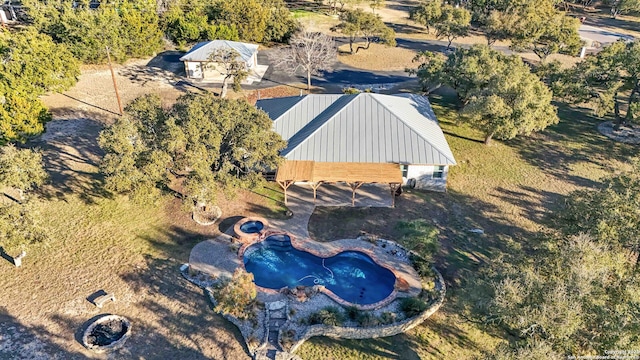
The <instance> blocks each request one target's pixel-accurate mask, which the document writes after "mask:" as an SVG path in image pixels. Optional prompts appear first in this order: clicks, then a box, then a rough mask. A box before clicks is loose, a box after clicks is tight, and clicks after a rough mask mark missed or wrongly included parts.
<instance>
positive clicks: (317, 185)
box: [311, 181, 322, 204]
mask: <svg viewBox="0 0 640 360" xmlns="http://www.w3.org/2000/svg"><path fill="white" fill-rule="evenodd" d="M320 185H322V181H318V182H317V183H311V188H312V189H313V203H314V204H315V203H316V190H318V188H319V187H320Z"/></svg>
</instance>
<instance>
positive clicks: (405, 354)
mask: <svg viewBox="0 0 640 360" xmlns="http://www.w3.org/2000/svg"><path fill="white" fill-rule="evenodd" d="M308 342H309V344H305V345H303V347H302V349H300V351H299V352H300V353H301V354H305V352H307V351H309V352H310V354H309V358H321V357H320V354H318V352H319V351H322V353H323V355H324V356H325V357H324V358H335V359H339V358H340V357H338V356H341V355H342V356H344V357H345V358H350V359H351V358H356V356H358V357H360V358H374V357H376V358H384V359H399V360H413V359H420V356H419V355H418V354H417V353H416V352H415V351H414V350H413V348H415V345H414V344H413V342H412V341H411V340H410V339H409V337H408V336H406V335H396V336H391V337H385V338H377V339H366V340H346V339H333V338H328V337H314V338H312V339H310V340H309V341H308ZM309 346H312V347H313V348H315V349H313V350H312V349H309ZM305 347H307V349H308V350H307V349H305ZM340 348H343V349H340ZM305 350H306V351H305ZM332 353H333V354H335V356H334V357H331V354H332ZM365 354H366V356H365Z"/></svg>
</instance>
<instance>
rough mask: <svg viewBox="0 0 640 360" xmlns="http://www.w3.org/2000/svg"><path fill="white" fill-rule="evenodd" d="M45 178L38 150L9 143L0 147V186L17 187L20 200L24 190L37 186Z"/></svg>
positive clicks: (22, 197) (22, 198)
mask: <svg viewBox="0 0 640 360" xmlns="http://www.w3.org/2000/svg"><path fill="white" fill-rule="evenodd" d="M47 178H48V175H47V172H46V171H45V170H44V165H43V163H42V154H41V153H40V152H38V151H34V150H31V149H18V148H16V147H15V146H14V145H11V144H10V145H6V146H3V147H1V148H0V186H8V187H11V188H14V189H17V190H18V191H19V192H20V200H24V192H25V191H29V190H33V189H35V188H37V187H39V186H40V185H42V184H44V182H45V180H46V179H47Z"/></svg>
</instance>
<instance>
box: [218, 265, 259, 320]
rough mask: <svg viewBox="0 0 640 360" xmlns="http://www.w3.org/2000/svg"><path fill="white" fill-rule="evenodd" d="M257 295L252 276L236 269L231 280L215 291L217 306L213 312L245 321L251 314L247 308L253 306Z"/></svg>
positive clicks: (240, 269)
mask: <svg viewBox="0 0 640 360" xmlns="http://www.w3.org/2000/svg"><path fill="white" fill-rule="evenodd" d="M256 295H257V290H256V285H255V284H254V283H253V274H251V273H248V272H246V271H245V270H244V269H242V268H238V269H236V271H235V272H234V273H233V277H232V278H231V280H230V281H229V282H228V283H227V284H226V285H224V286H222V287H220V288H219V289H217V290H216V291H215V294H214V296H215V298H216V300H217V301H218V305H217V306H216V308H215V310H216V311H218V312H220V313H223V314H229V315H232V316H235V317H237V318H238V319H246V318H248V317H249V315H250V314H251V313H252V312H251V311H248V310H249V307H250V306H252V305H254V303H255V299H256Z"/></svg>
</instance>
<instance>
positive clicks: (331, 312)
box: [309, 306, 345, 326]
mask: <svg viewBox="0 0 640 360" xmlns="http://www.w3.org/2000/svg"><path fill="white" fill-rule="evenodd" d="M344 320H345V319H344V314H343V313H342V311H340V309H339V308H337V307H335V306H327V307H326V308H324V309H322V310H320V311H318V312H317V313H313V314H311V316H309V324H310V325H315V324H324V325H331V326H340V325H342V323H343V322H344Z"/></svg>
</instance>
